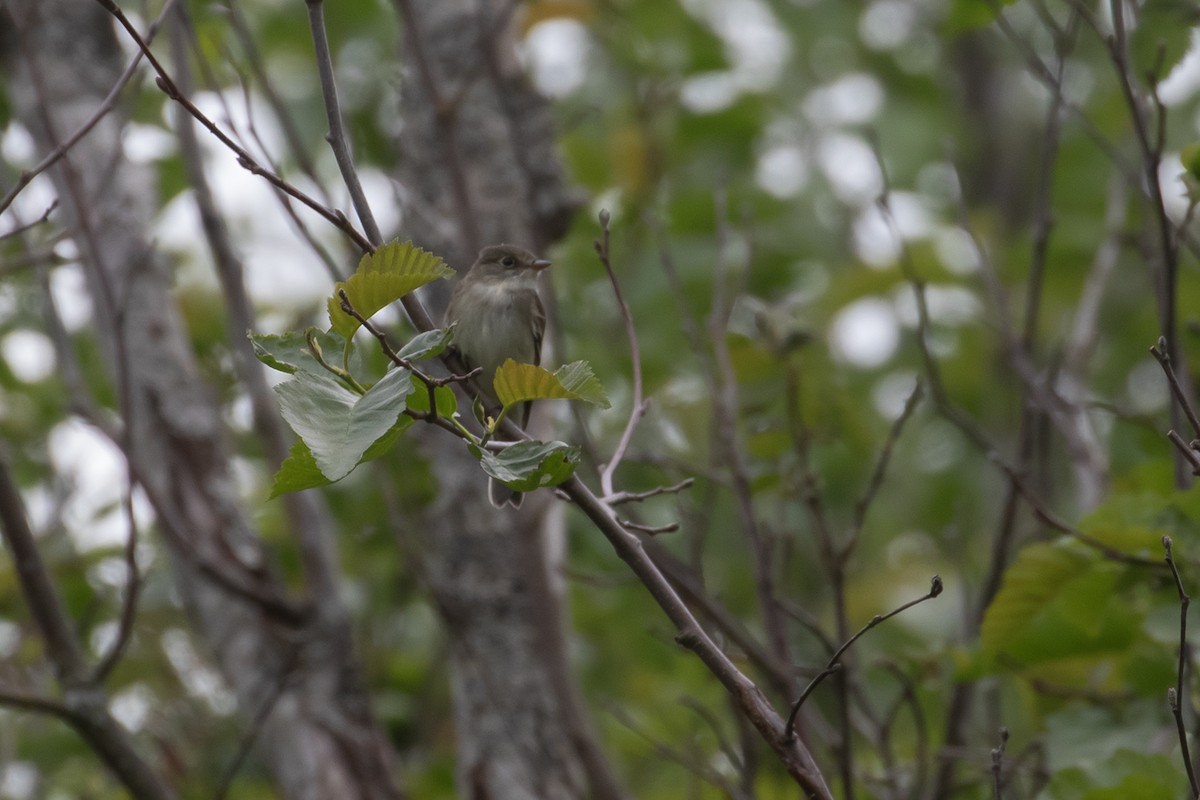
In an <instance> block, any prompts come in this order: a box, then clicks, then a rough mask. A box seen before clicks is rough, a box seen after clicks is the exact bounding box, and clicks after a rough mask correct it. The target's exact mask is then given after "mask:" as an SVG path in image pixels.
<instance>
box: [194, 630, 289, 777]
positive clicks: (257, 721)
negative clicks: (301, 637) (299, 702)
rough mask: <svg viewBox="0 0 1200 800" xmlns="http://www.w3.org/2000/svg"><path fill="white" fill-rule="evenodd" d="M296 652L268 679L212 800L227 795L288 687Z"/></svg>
mask: <svg viewBox="0 0 1200 800" xmlns="http://www.w3.org/2000/svg"><path fill="white" fill-rule="evenodd" d="M298 654H299V653H298V650H297V649H296V648H293V649H292V651H291V652H290V654H289V657H288V658H287V660H286V661H285V663H284V664H283V666H282V668H281V669H280V673H279V675H278V676H277V677H276V679H275V680H271V681H270V684H271V685H270V687H268V690H267V693H266V696H265V697H263V699H262V702H260V703H259V705H258V708H257V709H256V710H255V712H254V717H253V718H252V719H251V720H250V722H249V724H248V725H247V726H246V730H245V731H243V732H242V736H241V738H240V739H239V740H238V746H237V750H236V751H235V752H234V755H233V759H232V760H231V761H230V762H229V766H227V767H226V768H225V770H224V772H223V773H222V776H221V780H220V782H219V783H218V784H217V791H216V792H215V793H214V794H213V798H214V800H225V798H226V797H228V796H229V790H230V788H231V787H232V786H233V781H234V779H235V778H237V774H238V771H239V770H241V768H242V764H243V763H244V762H245V761H246V758H247V756H249V755H250V750H251V749H252V748H253V747H254V742H255V740H257V739H258V736H259V734H260V733H261V732H262V729H263V726H264V725H266V722H267V718H268V717H270V716H271V712H272V711H274V710H275V706H276V704H277V703H278V702H279V698H280V697H282V696H283V692H284V690H285V689H287V688H288V684H289V678H290V677H292V670H293V668H294V667H295V662H296V658H297V656H298Z"/></svg>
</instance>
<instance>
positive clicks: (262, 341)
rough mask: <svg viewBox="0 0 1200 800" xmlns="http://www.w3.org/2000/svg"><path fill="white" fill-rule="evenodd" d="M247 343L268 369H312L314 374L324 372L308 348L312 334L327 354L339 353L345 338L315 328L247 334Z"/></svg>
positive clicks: (281, 370)
mask: <svg viewBox="0 0 1200 800" xmlns="http://www.w3.org/2000/svg"><path fill="white" fill-rule="evenodd" d="M248 335H249V338H250V343H251V345H252V346H253V347H254V355H255V357H256V358H257V359H258V360H259V361H261V362H262V363H264V364H266V365H267V366H268V367H270V368H271V369H277V370H279V371H280V372H286V373H288V374H295V373H296V372H297V371H299V370H302V371H304V372H311V373H313V374H317V375H327V374H328V371H327V370H326V369H325V368H324V367H322V366H321V365H320V364H319V363H318V362H317V359H316V358H315V357H314V356H313V354H312V351H311V350H310V349H309V343H308V337H309V336H312V337H313V341H314V343H315V344H316V345H317V346H318V347H319V348H320V349H321V350H322V351H323V352H326V353H333V354H341V353H342V351H343V349H344V348H345V346H346V341H345V339H343V338H342V337H341V336H339V335H337V334H334V333H325V332H324V331H319V330H317V329H315V328H309V329H308V330H306V331H288V332H287V333H282V334H273V333H250V334H248Z"/></svg>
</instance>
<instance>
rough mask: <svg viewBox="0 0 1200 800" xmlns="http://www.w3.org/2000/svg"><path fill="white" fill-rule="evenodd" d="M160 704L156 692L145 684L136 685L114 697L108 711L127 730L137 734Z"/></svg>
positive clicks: (110, 701)
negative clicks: (151, 710) (151, 711)
mask: <svg viewBox="0 0 1200 800" xmlns="http://www.w3.org/2000/svg"><path fill="white" fill-rule="evenodd" d="M157 703H158V700H157V698H155V696H154V692H152V691H151V690H150V688H149V687H147V686H146V685H145V684H142V683H135V684H134V685H133V686H130V687H129V688H128V689H124V690H122V691H120V692H118V693H117V694H115V695H113V697H112V699H111V700H109V701H108V710H109V711H110V712H111V713H112V715H113V716H114V717H116V719H117V722H119V723H121V724H122V725H123V726H125V728H126V729H127V730H130V731H133V732H135V733H136V732H137V731H140V730H141V729H142V728H144V727H145V726H146V721H147V720H148V719H149V718H150V709H152V708H154V706H155V705H156V704H157Z"/></svg>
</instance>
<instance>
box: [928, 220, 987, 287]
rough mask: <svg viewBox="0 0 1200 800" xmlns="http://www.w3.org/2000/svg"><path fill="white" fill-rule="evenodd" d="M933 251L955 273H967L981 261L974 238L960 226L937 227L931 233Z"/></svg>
mask: <svg viewBox="0 0 1200 800" xmlns="http://www.w3.org/2000/svg"><path fill="white" fill-rule="evenodd" d="M933 252H934V254H935V255H937V259H938V261H940V262H941V264H942V266H943V267H945V268H946V269H948V270H949V271H950V272H953V273H954V274H955V275H969V274H971V273H973V272H975V271H976V270H978V269H979V267H980V265H981V264H982V263H983V259H982V258H981V257H980V254H979V248H978V247H977V246H976V245H975V240H974V239H972V238H971V234H969V233H967V232H966V231H964V230H963V229H962V228H951V227H943V228H938V229H937V231H936V232H934V234H933Z"/></svg>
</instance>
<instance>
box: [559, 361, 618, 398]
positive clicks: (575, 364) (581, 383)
mask: <svg viewBox="0 0 1200 800" xmlns="http://www.w3.org/2000/svg"><path fill="white" fill-rule="evenodd" d="M554 377H556V378H558V381H559V383H561V384H562V385H563V388H564V389H566V390H567V391H568V392H571V393H573V394H574V395H575V397H576V398H578V399H579V400H583V401H584V402H587V403H591V404H592V405H597V406H600V407H601V408H611V407H612V403H610V402H608V395H607V394H606V393H605V391H604V387H603V386H601V385H600V379H599V378H597V377H596V376H595V374H594V373H593V372H592V368H591V365H589V364H588V363H587V362H586V361H572V362H571V363H570V364H565V365H563V366H561V367H559V368H558V369H556V370H555V371H554Z"/></svg>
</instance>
